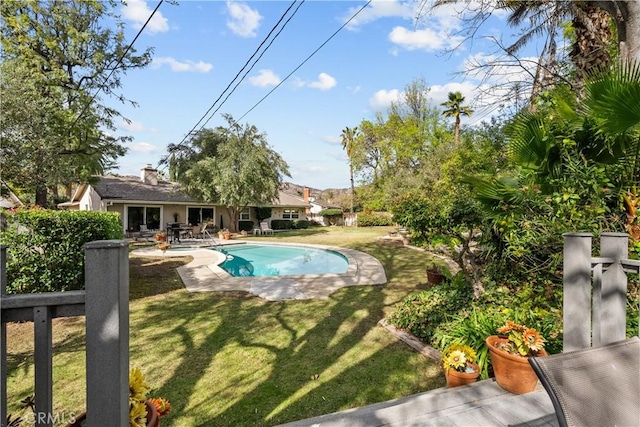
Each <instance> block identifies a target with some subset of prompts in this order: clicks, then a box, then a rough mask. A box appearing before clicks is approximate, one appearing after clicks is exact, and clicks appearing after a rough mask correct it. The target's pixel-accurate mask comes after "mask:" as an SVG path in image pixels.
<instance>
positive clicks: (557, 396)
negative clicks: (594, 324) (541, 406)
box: [529, 337, 640, 427]
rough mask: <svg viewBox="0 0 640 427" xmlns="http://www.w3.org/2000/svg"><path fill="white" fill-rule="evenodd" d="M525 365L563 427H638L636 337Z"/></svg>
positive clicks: (639, 348) (639, 350)
mask: <svg viewBox="0 0 640 427" xmlns="http://www.w3.org/2000/svg"><path fill="white" fill-rule="evenodd" d="M529 363H530V364H531V366H532V367H533V370H534V371H535V372H536V374H537V375H538V378H539V379H540V382H541V383H542V385H543V386H544V388H545V390H546V391H547V394H549V397H550V398H551V402H552V403H553V407H554V409H555V412H556V417H557V418H558V424H559V425H560V427H563V426H614V425H616V426H637V425H640V338H638V337H633V338H630V339H627V340H624V341H619V342H615V343H612V344H607V345H604V346H601V347H590V348H586V349H583V350H577V351H570V352H567V353H561V354H555V355H552V356H547V357H530V358H529Z"/></svg>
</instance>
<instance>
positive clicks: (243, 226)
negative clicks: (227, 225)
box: [238, 221, 253, 231]
mask: <svg viewBox="0 0 640 427" xmlns="http://www.w3.org/2000/svg"><path fill="white" fill-rule="evenodd" d="M238 228H239V231H253V221H240V222H239V223H238Z"/></svg>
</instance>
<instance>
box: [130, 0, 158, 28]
mask: <svg viewBox="0 0 640 427" xmlns="http://www.w3.org/2000/svg"><path fill="white" fill-rule="evenodd" d="M152 12H153V10H152V9H149V7H148V6H147V2H146V1H144V0H127V4H126V6H123V7H122V16H123V17H124V19H126V20H128V21H131V22H132V24H133V27H134V28H142V26H143V25H144V23H145V22H147V19H149V16H151V13H152ZM147 30H148V31H150V32H152V33H163V32H165V31H169V24H168V22H167V18H165V17H164V16H162V13H161V12H160V11H159V10H158V11H156V13H155V14H154V15H153V18H151V21H149V23H148V24H147V26H146V27H145V31H147Z"/></svg>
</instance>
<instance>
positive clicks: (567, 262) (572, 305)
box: [562, 233, 593, 352]
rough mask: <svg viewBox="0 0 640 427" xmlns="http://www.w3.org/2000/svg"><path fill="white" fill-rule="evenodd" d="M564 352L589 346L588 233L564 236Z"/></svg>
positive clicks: (589, 272)
mask: <svg viewBox="0 0 640 427" xmlns="http://www.w3.org/2000/svg"><path fill="white" fill-rule="evenodd" d="M563 236H564V252H563V259H564V261H563V303H562V306H563V314H562V322H563V325H564V334H563V341H562V347H563V351H565V352H567V351H573V350H580V349H582V348H588V347H591V239H592V237H593V235H592V234H591V233H565V234H563Z"/></svg>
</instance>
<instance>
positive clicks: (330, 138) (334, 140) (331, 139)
mask: <svg viewBox="0 0 640 427" xmlns="http://www.w3.org/2000/svg"><path fill="white" fill-rule="evenodd" d="M322 140H323V141H324V142H326V143H327V144H331V145H336V144H342V138H341V137H339V136H334V135H327V136H325V137H323V138H322Z"/></svg>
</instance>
